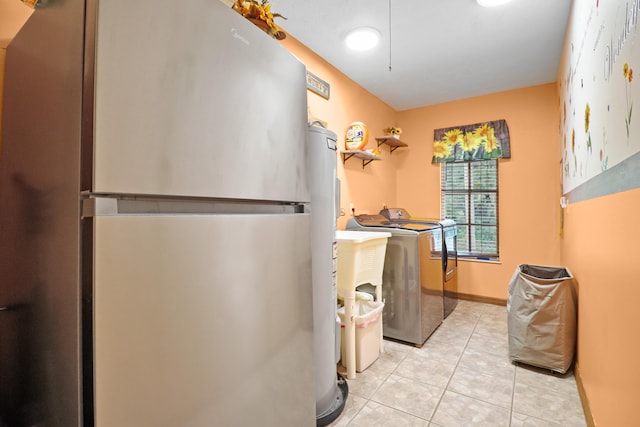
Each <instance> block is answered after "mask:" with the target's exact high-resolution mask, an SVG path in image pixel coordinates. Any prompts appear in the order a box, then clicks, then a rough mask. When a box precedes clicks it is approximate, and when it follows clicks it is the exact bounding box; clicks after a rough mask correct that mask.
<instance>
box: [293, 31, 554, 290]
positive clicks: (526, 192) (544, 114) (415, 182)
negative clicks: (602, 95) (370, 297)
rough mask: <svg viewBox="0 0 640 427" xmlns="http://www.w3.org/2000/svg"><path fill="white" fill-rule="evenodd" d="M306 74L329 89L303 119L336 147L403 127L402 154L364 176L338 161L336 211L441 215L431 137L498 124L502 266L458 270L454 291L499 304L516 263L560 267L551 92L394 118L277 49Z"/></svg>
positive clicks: (356, 89) (304, 52)
mask: <svg viewBox="0 0 640 427" xmlns="http://www.w3.org/2000/svg"><path fill="white" fill-rule="evenodd" d="M282 43H283V44H284V46H285V47H286V48H288V49H289V50H290V51H291V52H293V53H294V54H295V55H296V56H297V57H298V58H299V59H300V60H301V61H302V62H303V63H304V64H305V65H306V66H307V69H308V70H309V71H310V72H312V73H313V74H315V75H317V76H318V77H320V78H321V79H323V80H325V81H326V82H328V83H329V84H330V85H331V97H330V99H329V100H325V99H324V98H321V97H319V96H317V95H315V94H314V93H311V92H308V99H309V110H310V111H309V112H310V114H311V115H312V116H314V117H317V118H320V119H322V120H325V121H327V122H328V125H329V126H328V127H329V129H332V130H333V131H334V132H336V133H337V134H338V147H339V150H342V149H343V147H344V132H345V130H346V128H347V127H348V125H349V123H351V122H353V121H356V120H359V121H363V122H365V123H366V124H367V125H368V126H369V130H370V137H369V139H370V141H369V145H368V148H374V147H376V143H375V140H374V137H375V136H379V135H382V130H383V129H384V128H386V127H389V126H391V125H398V126H400V127H401V128H402V130H403V133H402V141H404V142H406V143H407V144H408V145H409V147H407V148H398V149H397V150H395V151H394V152H393V154H391V153H390V151H389V149H388V147H386V146H382V147H381V148H380V151H381V157H382V158H383V161H379V162H373V163H371V164H369V165H367V166H366V167H365V168H364V169H363V168H362V162H361V161H360V160H358V159H353V158H352V159H349V160H348V161H347V162H346V163H345V164H343V162H342V159H341V158H340V159H339V161H338V177H339V178H340V179H341V180H342V197H341V205H342V208H343V209H344V210H345V212H346V214H347V216H344V217H342V218H341V220H340V222H339V223H338V228H344V226H345V222H346V218H348V215H349V214H350V212H349V206H350V204H351V203H353V205H354V207H355V209H356V213H377V212H378V211H379V210H380V209H381V208H382V206H383V205H387V206H389V207H393V206H402V207H405V208H407V209H408V210H409V212H410V213H412V214H414V215H417V216H429V217H439V216H440V188H439V185H440V175H439V173H440V168H439V166H437V165H432V164H431V155H432V148H431V147H432V146H431V144H432V140H433V130H434V129H436V128H441V127H447V126H455V125H464V124H471V123H477V122H481V121H483V120H485V121H486V120H496V119H505V120H506V121H507V124H508V125H509V131H510V134H511V150H512V156H513V157H512V158H511V159H508V160H501V161H500V166H499V173H500V176H499V179H500V199H499V203H500V206H499V211H500V218H499V220H500V236H499V238H500V258H501V262H500V263H485V262H472V261H468V262H461V263H460V268H459V292H462V293H466V294H472V295H476V296H483V297H489V298H497V299H501V300H505V299H506V297H507V287H508V284H509V279H510V278H511V275H512V274H513V272H514V271H515V269H516V267H517V265H518V264H520V263H529V264H544V265H559V263H560V242H559V236H558V230H559V226H558V215H559V197H560V168H559V163H558V160H559V158H560V154H559V149H558V147H557V139H558V136H557V135H558V117H557V95H556V86H555V84H548V85H542V86H535V87H530V88H525V89H519V90H513V91H508V92H502V93H497V94H491V95H486V96H481V97H476V98H470V99H466V100H462V101H454V102H449V103H445V104H439V105H434V106H429V107H423V108H417V109H413V110H407V111H402V112H395V111H394V110H393V109H392V108H391V107H389V106H388V105H386V104H385V103H383V102H382V101H380V100H379V99H377V98H376V97H374V96H373V95H371V94H369V93H368V92H366V91H365V90H364V89H362V88H361V87H360V86H359V85H357V84H356V83H354V82H353V81H352V80H351V79H349V78H348V77H346V76H345V75H343V74H342V73H341V72H340V71H338V70H336V69H335V68H334V67H332V66H331V65H329V64H328V63H326V62H325V61H324V60H323V59H321V58H320V57H318V56H317V55H315V54H314V53H313V52H311V51H310V50H308V49H307V48H306V47H305V46H303V45H302V44H300V43H299V42H298V41H296V40H295V39H293V38H291V37H287V39H285V40H284V41H283V42H282Z"/></svg>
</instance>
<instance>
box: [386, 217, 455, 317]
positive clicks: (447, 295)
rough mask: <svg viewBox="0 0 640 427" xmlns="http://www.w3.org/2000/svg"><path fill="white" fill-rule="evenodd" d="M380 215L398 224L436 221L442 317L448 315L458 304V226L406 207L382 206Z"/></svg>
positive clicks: (453, 222) (448, 220) (449, 221)
mask: <svg viewBox="0 0 640 427" xmlns="http://www.w3.org/2000/svg"><path fill="white" fill-rule="evenodd" d="M380 215H382V216H384V217H385V218H387V219H388V220H389V221H392V222H394V223H399V224H407V223H413V224H422V223H427V224H431V223H437V224H439V225H440V227H441V229H442V239H441V240H439V241H437V242H436V243H437V245H438V246H441V247H440V248H439V249H438V250H439V251H441V253H442V257H441V259H442V271H443V288H444V317H445V319H446V318H447V316H449V315H450V314H451V313H452V312H453V310H454V309H455V308H456V306H457V305H458V231H457V230H458V227H457V225H456V222H455V221H454V220H452V219H433V218H422V217H415V216H411V214H409V212H408V211H407V210H406V209H402V208H384V209H382V210H381V211H380Z"/></svg>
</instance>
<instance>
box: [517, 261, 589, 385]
mask: <svg viewBox="0 0 640 427" xmlns="http://www.w3.org/2000/svg"><path fill="white" fill-rule="evenodd" d="M507 326H508V330H509V358H510V359H511V361H512V362H521V363H525V364H528V365H533V366H537V367H540V368H547V369H550V370H551V371H554V372H559V373H561V374H564V373H566V372H567V370H568V369H569V368H570V367H571V364H572V362H573V356H574V354H575V347H576V329H577V298H576V290H575V283H574V279H573V276H572V275H571V273H570V272H569V270H568V269H567V268H566V267H550V266H541V265H529V264H521V265H519V266H518V268H517V269H516V271H515V273H514V274H513V277H512V278H511V282H510V283H509V295H508V298H507Z"/></svg>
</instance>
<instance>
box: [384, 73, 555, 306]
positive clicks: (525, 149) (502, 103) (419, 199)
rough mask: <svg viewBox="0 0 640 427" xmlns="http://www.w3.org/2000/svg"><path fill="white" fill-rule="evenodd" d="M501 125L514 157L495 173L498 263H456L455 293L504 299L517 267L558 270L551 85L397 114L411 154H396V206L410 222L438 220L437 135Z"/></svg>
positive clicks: (553, 117)
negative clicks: (501, 122) (408, 215)
mask: <svg viewBox="0 0 640 427" xmlns="http://www.w3.org/2000/svg"><path fill="white" fill-rule="evenodd" d="M498 119H505V120H506V121H507V125H508V126H509V133H510V136H511V155H512V158H511V159H503V160H500V161H499V162H500V163H499V166H498V170H499V177H498V179H499V186H500V195H499V201H498V203H499V232H500V234H499V240H500V242H499V245H500V248H499V250H500V263H487V262H475V261H462V262H460V266H459V269H458V271H459V284H458V291H459V292H461V293H465V294H472V295H476V296H484V297H490V298H498V299H501V300H505V299H506V298H507V289H508V284H509V280H510V279H511V276H512V275H513V273H514V271H515V269H516V268H517V266H518V264H522V263H525V264H543V265H559V263H560V239H559V226H558V215H559V210H560V205H559V197H560V165H559V163H558V162H559V159H560V154H559V153H560V150H559V148H558V146H557V140H558V136H557V135H558V117H557V95H556V86H555V84H547V85H541V86H534V87H529V88H525V89H518V90H512V91H507V92H500V93H495V94H491V95H485V96H480V97H475V98H469V99H464V100H460V101H453V102H448V103H444V104H439V105H433V106H428V107H422V108H416V109H413V110H408V111H403V112H400V113H398V123H399V125H400V126H401V127H402V129H403V130H404V131H406V136H405V134H403V140H406V141H407V142H408V143H409V144H410V147H409V149H407V150H406V151H405V152H403V153H402V154H401V157H402V161H401V162H400V163H399V167H398V170H397V179H396V180H397V183H398V188H397V195H398V199H397V201H398V205H399V206H403V207H406V208H407V210H408V211H409V212H410V213H412V214H414V215H418V216H429V217H439V216H440V166H439V165H433V164H431V156H432V154H433V149H432V144H433V131H434V129H438V128H444V127H449V126H457V125H466V124H473V123H479V122H482V121H489V120H498ZM395 155H396V152H394V156H395Z"/></svg>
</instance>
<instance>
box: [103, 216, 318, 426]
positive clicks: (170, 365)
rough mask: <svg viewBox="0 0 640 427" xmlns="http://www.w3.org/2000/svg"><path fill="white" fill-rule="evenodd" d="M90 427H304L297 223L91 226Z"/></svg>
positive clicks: (111, 221)
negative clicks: (92, 380)
mask: <svg viewBox="0 0 640 427" xmlns="http://www.w3.org/2000/svg"><path fill="white" fill-rule="evenodd" d="M94 221H95V223H94V227H95V238H94V246H95V255H94V256H95V257H94V322H95V323H94V331H95V332H94V340H95V341H94V346H95V349H94V353H95V355H94V356H95V357H94V360H95V362H94V363H95V364H94V372H95V425H96V426H97V427H107V426H125V427H126V426H136V427H143V426H153V427H160V426H167V427H169V426H170V427H174V426H185V427H195V426H202V427H211V426H249V425H282V426H286V425H291V426H293V425H295V426H303V425H315V399H314V390H315V386H314V378H313V377H314V374H313V324H312V322H313V321H312V304H311V295H312V292H311V261H310V251H309V250H308V249H307V248H309V247H310V244H309V232H308V230H309V228H308V227H309V215H306V214H298V215H235V216H234V215H176V216H171V215H166V216H155V217H154V216H110V217H96V218H95V219H94Z"/></svg>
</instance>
